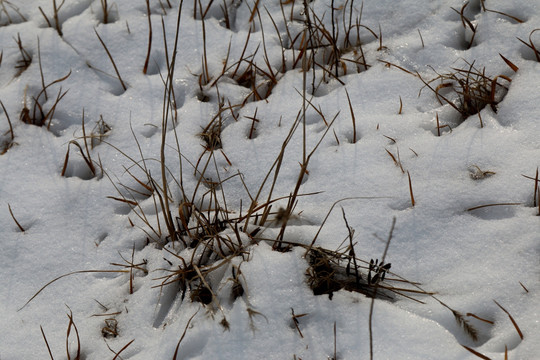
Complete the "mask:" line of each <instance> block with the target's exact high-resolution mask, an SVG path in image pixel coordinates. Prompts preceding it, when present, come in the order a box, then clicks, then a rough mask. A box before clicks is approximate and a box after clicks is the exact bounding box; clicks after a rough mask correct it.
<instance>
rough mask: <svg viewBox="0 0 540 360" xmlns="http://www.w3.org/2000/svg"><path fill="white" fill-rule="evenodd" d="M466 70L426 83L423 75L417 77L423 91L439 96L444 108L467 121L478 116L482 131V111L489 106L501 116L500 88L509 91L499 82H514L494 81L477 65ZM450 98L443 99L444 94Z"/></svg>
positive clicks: (456, 69)
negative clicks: (446, 105)
mask: <svg viewBox="0 0 540 360" xmlns="http://www.w3.org/2000/svg"><path fill="white" fill-rule="evenodd" d="M465 63H466V64H467V67H464V68H452V71H451V72H448V73H444V74H439V73H437V76H436V77H435V78H433V79H431V80H424V79H423V78H422V76H421V75H420V74H419V73H416V76H417V77H418V78H419V79H420V80H421V81H422V82H423V83H424V87H423V88H422V89H421V90H420V93H421V92H422V90H423V89H424V88H425V87H427V88H428V89H430V90H431V91H432V92H433V93H434V94H435V96H436V98H437V100H438V101H439V103H440V104H441V105H443V104H445V103H446V104H448V105H450V106H451V107H452V108H454V109H455V110H456V111H457V112H458V113H459V114H461V117H462V118H463V120H465V119H467V118H468V117H469V116H471V115H475V114H478V117H479V120H480V127H483V126H484V125H483V122H482V117H481V115H480V111H481V110H482V109H484V108H485V107H486V106H487V105H489V106H490V107H491V109H492V110H493V111H494V112H497V107H496V106H497V104H498V103H499V102H501V101H502V98H503V97H504V95H503V94H499V96H497V92H498V90H499V88H502V89H504V90H507V88H506V87H505V86H504V85H502V84H500V83H499V82H498V80H499V79H504V80H506V81H507V82H511V81H512V79H511V78H509V77H508V76H506V75H498V76H495V77H494V78H490V77H489V76H487V75H486V69H485V68H483V69H481V70H479V69H477V68H475V66H474V62H472V63H468V62H466V61H465ZM435 81H438V82H439V85H437V86H433V85H432V83H433V82H435ZM448 90H450V94H447V95H443V92H448Z"/></svg>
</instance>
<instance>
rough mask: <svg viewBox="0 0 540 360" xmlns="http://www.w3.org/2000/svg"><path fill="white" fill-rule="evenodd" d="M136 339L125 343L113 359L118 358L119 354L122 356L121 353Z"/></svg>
mask: <svg viewBox="0 0 540 360" xmlns="http://www.w3.org/2000/svg"><path fill="white" fill-rule="evenodd" d="M134 341H135V339H133V340H131V341H130V342H128V343H127V344H126V345H124V347H123V348H121V349H120V351H119V352H117V353H116V355H115V356H114V357H113V359H112V360H116V359H117V358H118V357H119V356H120V353H121V352H122V351H124V350H126V349H127V348H128V346H129V345H131V344H132V343H133V342H134Z"/></svg>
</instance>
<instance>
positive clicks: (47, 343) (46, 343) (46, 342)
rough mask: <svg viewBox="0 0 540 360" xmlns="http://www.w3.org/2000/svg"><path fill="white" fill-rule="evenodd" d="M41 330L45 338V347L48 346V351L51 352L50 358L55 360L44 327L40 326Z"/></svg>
mask: <svg viewBox="0 0 540 360" xmlns="http://www.w3.org/2000/svg"><path fill="white" fill-rule="evenodd" d="M39 328H40V329H41V335H42V336H43V340H45V345H47V350H48V351H49V356H50V357H51V360H54V357H53V354H52V351H51V347H50V346H49V342H48V341H47V337H46V336H45V331H43V327H42V326H41V325H39Z"/></svg>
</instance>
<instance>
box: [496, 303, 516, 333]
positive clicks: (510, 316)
mask: <svg viewBox="0 0 540 360" xmlns="http://www.w3.org/2000/svg"><path fill="white" fill-rule="evenodd" d="M493 302H494V303H495V304H497V306H498V307H500V308H501V310H502V311H504V312H505V313H506V315H508V318H510V321H511V322H512V324H513V325H514V327H515V328H516V331H517V333H518V335H519V337H520V338H521V340H523V333H522V332H521V329H520V328H519V326H518V324H517V323H516V321H515V320H514V318H513V317H512V315H510V313H509V312H508V310H506V309H505V308H503V307H502V305H501V304H499V303H498V302H497V301H495V300H493Z"/></svg>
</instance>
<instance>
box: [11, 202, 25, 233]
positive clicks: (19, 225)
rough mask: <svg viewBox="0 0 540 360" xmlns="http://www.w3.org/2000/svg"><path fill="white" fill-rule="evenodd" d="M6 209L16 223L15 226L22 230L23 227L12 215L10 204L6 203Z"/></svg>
mask: <svg viewBox="0 0 540 360" xmlns="http://www.w3.org/2000/svg"><path fill="white" fill-rule="evenodd" d="M8 209H9V213H10V214H11V217H12V218H13V221H15V224H17V227H18V228H19V230H21V231H22V232H24V228H23V227H22V226H21V224H19V222H18V221H17V219H15V215H13V211H11V206H10V205H9V203H8Z"/></svg>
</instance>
